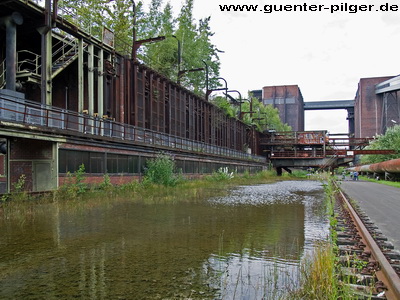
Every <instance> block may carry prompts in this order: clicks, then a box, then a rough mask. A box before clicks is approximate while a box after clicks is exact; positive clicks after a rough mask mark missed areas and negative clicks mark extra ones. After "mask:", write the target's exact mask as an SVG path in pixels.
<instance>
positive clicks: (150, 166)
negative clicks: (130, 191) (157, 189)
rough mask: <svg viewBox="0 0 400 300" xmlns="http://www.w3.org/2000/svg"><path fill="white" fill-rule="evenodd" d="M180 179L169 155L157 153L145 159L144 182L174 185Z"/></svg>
mask: <svg viewBox="0 0 400 300" xmlns="http://www.w3.org/2000/svg"><path fill="white" fill-rule="evenodd" d="M180 180H181V175H180V174H179V173H178V172H176V171H175V162H174V160H173V159H172V158H171V157H170V156H168V155H165V154H159V155H158V156H157V157H156V158H154V159H151V160H148V161H147V166H146V170H145V176H144V180H143V183H144V184H148V183H151V184H161V185H165V186H175V185H176V184H177V183H178V182H179V181H180Z"/></svg>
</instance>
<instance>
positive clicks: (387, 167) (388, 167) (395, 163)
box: [349, 158, 400, 173]
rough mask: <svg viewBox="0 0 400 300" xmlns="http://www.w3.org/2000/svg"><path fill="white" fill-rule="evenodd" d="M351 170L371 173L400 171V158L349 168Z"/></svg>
mask: <svg viewBox="0 0 400 300" xmlns="http://www.w3.org/2000/svg"><path fill="white" fill-rule="evenodd" d="M349 170H350V171H357V172H369V173H385V172H387V173H400V158H397V159H391V160H387V161H383V162H380V163H376V164H370V165H362V166H357V167H353V168H349Z"/></svg>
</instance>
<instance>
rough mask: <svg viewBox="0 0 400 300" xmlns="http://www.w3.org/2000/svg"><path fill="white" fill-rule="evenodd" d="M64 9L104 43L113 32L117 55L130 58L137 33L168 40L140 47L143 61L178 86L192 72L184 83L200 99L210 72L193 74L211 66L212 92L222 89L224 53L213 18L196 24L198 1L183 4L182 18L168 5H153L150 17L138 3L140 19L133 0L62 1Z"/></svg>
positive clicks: (158, 1)
mask: <svg viewBox="0 0 400 300" xmlns="http://www.w3.org/2000/svg"><path fill="white" fill-rule="evenodd" d="M59 6H60V7H61V8H62V9H63V11H66V12H67V18H68V19H69V20H70V21H71V22H74V23H75V24H76V25H77V26H79V27H82V28H84V29H85V30H87V31H89V32H90V33H91V34H92V35H94V36H95V37H97V38H99V39H101V37H102V32H103V27H106V28H108V29H109V30H111V31H113V32H114V36H115V47H116V50H117V52H119V53H121V54H124V55H129V54H130V53H131V50H132V39H133V32H134V31H135V33H136V40H142V39H149V38H155V37H158V36H165V37H166V39H165V40H163V41H158V42H156V43H148V44H145V45H143V46H142V47H140V48H139V49H138V51H137V58H138V60H139V61H140V62H142V63H144V64H146V65H148V66H150V67H152V68H153V69H155V70H156V71H158V72H159V73H161V74H163V75H165V76H166V77H168V78H170V79H171V80H173V81H177V80H178V72H179V70H180V71H186V72H183V74H182V76H181V77H180V82H181V84H182V85H184V86H185V87H186V88H188V89H190V90H192V91H193V92H195V93H197V94H198V95H204V88H205V86H206V83H205V77H206V76H205V72H204V71H202V72H201V71H196V72H195V71H193V70H194V69H199V68H205V66H206V65H205V64H204V63H206V64H207V66H208V68H207V69H208V73H209V78H210V80H209V85H210V87H217V86H219V83H218V80H217V78H218V76H219V69H220V62H219V57H218V52H219V50H218V49H217V48H216V46H215V45H214V44H213V43H212V42H211V37H212V36H213V32H212V31H211V28H210V17H206V18H204V19H201V20H200V21H199V22H198V24H196V23H195V20H194V18H193V0H186V1H185V2H184V3H183V5H182V7H181V10H180V13H179V16H178V17H177V18H174V16H173V13H172V7H171V4H170V3H167V4H166V5H164V4H163V0H152V1H151V3H150V5H149V7H148V11H147V12H145V10H144V8H143V4H142V2H138V3H137V5H136V7H135V13H134V12H133V5H132V1H131V0H64V1H61V0H60V2H59ZM178 45H179V46H180V47H178ZM178 48H179V49H178ZM179 61H180V64H179Z"/></svg>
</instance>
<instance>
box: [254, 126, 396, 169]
mask: <svg viewBox="0 0 400 300" xmlns="http://www.w3.org/2000/svg"><path fill="white" fill-rule="evenodd" d="M371 140H372V138H349V137H340V136H338V135H331V136H329V135H328V134H327V131H301V132H272V133H271V135H270V136H269V137H265V138H262V139H261V140H260V146H261V147H262V149H263V151H264V152H265V153H266V155H267V157H268V158H269V159H270V161H271V162H272V164H273V166H274V167H275V168H290V167H317V168H335V167H337V166H340V165H343V164H346V163H349V162H351V161H353V160H354V157H355V156H356V155H361V154H392V153H395V151H394V150H365V149H364V148H365V147H366V146H368V145H369V143H370V141H371Z"/></svg>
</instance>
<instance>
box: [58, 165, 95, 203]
mask: <svg viewBox="0 0 400 300" xmlns="http://www.w3.org/2000/svg"><path fill="white" fill-rule="evenodd" d="M84 175H85V166H84V165H83V164H81V165H80V166H79V169H78V170H77V171H75V172H74V174H71V173H70V172H68V174H67V179H66V182H65V183H64V184H63V185H62V186H61V187H60V189H59V190H58V191H57V193H58V195H59V196H61V198H65V199H75V198H77V197H78V196H80V195H81V194H83V193H84V192H86V191H87V189H88V186H87V184H86V183H84V182H83V181H84Z"/></svg>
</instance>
